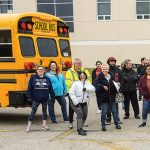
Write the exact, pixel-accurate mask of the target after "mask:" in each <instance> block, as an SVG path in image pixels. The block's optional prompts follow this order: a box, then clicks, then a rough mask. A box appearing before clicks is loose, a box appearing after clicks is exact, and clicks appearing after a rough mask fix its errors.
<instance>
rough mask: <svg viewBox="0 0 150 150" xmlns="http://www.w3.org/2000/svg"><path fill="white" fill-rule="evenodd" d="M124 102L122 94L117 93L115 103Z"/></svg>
mask: <svg viewBox="0 0 150 150" xmlns="http://www.w3.org/2000/svg"><path fill="white" fill-rule="evenodd" d="M123 101H124V96H123V94H122V93H120V92H118V93H117V94H116V98H115V103H121V102H123Z"/></svg>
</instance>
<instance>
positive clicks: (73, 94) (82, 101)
mask: <svg viewBox="0 0 150 150" xmlns="http://www.w3.org/2000/svg"><path fill="white" fill-rule="evenodd" d="M90 92H95V88H94V86H93V85H92V84H90V83H88V82H87V75H86V73H85V72H81V73H80V74H79V81H75V82H74V83H73V84H72V86H71V88H70V92H69V95H70V98H71V101H70V104H71V107H72V109H73V110H74V111H75V113H76V114H77V132H78V134H79V135H83V136H84V135H86V133H87V131H86V130H84V129H83V124H84V122H85V121H86V118H87V114H88V108H87V107H88V106H87V102H88V101H89V100H90V97H89V93H90Z"/></svg>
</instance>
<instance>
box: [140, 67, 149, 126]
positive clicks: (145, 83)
mask: <svg viewBox="0 0 150 150" xmlns="http://www.w3.org/2000/svg"><path fill="white" fill-rule="evenodd" d="M138 87H139V90H140V92H141V93H142V95H143V111H142V119H143V123H142V124H141V125H139V127H144V126H146V122H147V115H148V113H149V111H150V65H148V66H146V73H145V75H143V76H142V77H141V79H140V81H139V83H138Z"/></svg>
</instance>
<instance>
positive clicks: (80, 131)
mask: <svg viewBox="0 0 150 150" xmlns="http://www.w3.org/2000/svg"><path fill="white" fill-rule="evenodd" d="M77 132H78V134H79V135H83V136H85V135H86V132H84V131H83V129H82V128H80V129H79V130H77Z"/></svg>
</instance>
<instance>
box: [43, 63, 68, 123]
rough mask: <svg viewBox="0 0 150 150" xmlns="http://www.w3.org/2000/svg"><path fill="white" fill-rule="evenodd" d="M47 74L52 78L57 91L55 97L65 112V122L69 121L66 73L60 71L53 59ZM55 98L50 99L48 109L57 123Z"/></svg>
mask: <svg viewBox="0 0 150 150" xmlns="http://www.w3.org/2000/svg"><path fill="white" fill-rule="evenodd" d="M46 76H47V77H48V78H49V79H50V80H51V83H52V87H53V89H54V93H55V99H56V100H57V102H58V103H59V105H60V106H61V111H62V114H63V119H64V121H65V122H68V120H69V119H68V115H67V103H66V99H65V94H66V93H67V85H66V82H65V78H64V75H63V74H62V73H60V72H59V68H58V66H57V63H56V62H55V61H51V62H50V64H49V72H47V73H46ZM55 99H52V98H51V99H50V100H49V101H48V111H49V115H50V118H51V121H52V122H53V123H57V120H56V115H55V110H54V104H55Z"/></svg>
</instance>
